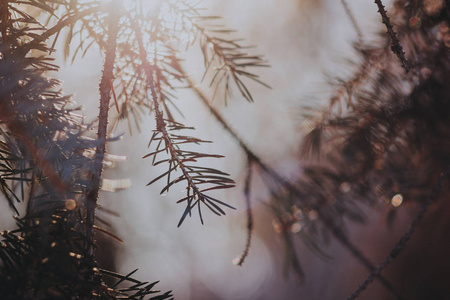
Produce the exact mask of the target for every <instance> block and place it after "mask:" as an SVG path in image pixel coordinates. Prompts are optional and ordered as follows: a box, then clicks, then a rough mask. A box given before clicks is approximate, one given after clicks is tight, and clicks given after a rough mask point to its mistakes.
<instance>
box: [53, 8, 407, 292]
mask: <svg viewBox="0 0 450 300" xmlns="http://www.w3.org/2000/svg"><path fill="white" fill-rule="evenodd" d="M347 2H348V5H349V7H350V8H351V10H352V11H353V14H354V16H355V18H356V20H357V22H358V23H359V26H360V27H361V29H362V32H363V34H364V39H365V40H366V41H372V40H373V41H375V42H376V36H377V33H378V32H379V31H380V30H382V29H383V27H382V23H381V22H380V18H379V15H378V14H377V7H376V5H375V4H374V3H373V1H360V0H352V1H350V0H348V1H347ZM384 2H385V4H386V5H389V1H384ZM200 5H201V6H204V7H205V8H206V9H207V11H206V12H205V14H211V15H218V16H222V17H224V19H223V23H224V24H225V25H226V28H230V29H236V30H237V32H236V33H232V35H233V37H236V38H243V39H245V42H243V44H248V45H255V46H256V47H255V48H254V49H251V50H250V52H251V53H254V54H263V55H264V56H265V58H266V60H267V61H268V62H269V64H270V65H271V67H270V68H265V69H259V70H256V71H258V74H259V75H260V76H261V79H262V81H264V82H265V83H267V84H268V85H270V86H271V89H267V88H265V87H262V86H260V85H252V84H250V85H249V87H250V89H251V91H252V94H253V97H254V99H255V102H254V103H248V102H246V101H245V100H244V99H241V98H242V97H240V95H239V94H238V93H235V94H234V96H235V97H233V98H231V99H229V101H228V102H227V105H225V103H224V101H223V99H222V98H221V96H216V97H215V99H214V102H213V104H214V106H215V107H216V108H217V109H218V110H219V111H220V112H221V113H222V114H223V116H224V118H225V119H226V120H227V122H228V123H229V124H230V125H231V126H232V127H233V129H234V130H235V131H236V132H237V133H238V134H239V135H240V136H241V137H242V139H243V140H244V141H245V142H246V143H247V145H248V146H249V147H250V148H251V149H252V150H253V151H254V152H255V153H256V154H257V155H259V157H260V158H262V159H263V160H264V161H265V162H266V163H267V164H269V165H270V166H272V167H273V168H274V169H275V170H277V171H278V172H279V173H280V174H282V175H284V176H285V177H286V178H293V177H295V176H296V175H298V174H299V173H300V172H301V165H300V164H299V163H298V160H297V158H298V156H299V144H300V141H301V136H302V132H301V125H302V122H303V119H302V107H304V106H305V105H309V106H317V107H320V106H321V105H322V103H324V102H325V101H326V100H327V99H328V97H329V96H330V94H331V92H332V91H333V88H332V86H331V85H330V84H329V81H330V79H333V78H336V77H339V78H343V79H345V78H347V77H348V76H349V75H350V74H351V72H352V70H354V68H355V64H356V63H358V60H357V57H356V56H355V51H354V50H353V43H354V42H355V41H356V38H357V34H356V31H355V29H354V28H353V26H352V24H351V22H350V19H349V18H348V16H347V15H346V13H345V10H344V8H343V6H342V3H341V2H340V1H336V0H283V1H276V0H246V1H238V0H228V1H220V0H205V1H203V2H202V3H201V4H200ZM388 7H389V6H388ZM56 56H57V59H58V60H59V61H60V62H61V63H63V62H62V61H63V59H62V53H59V54H58V53H57V54H56ZM184 59H185V61H184V65H185V67H186V68H187V70H188V71H189V73H190V75H191V76H192V78H193V79H194V80H196V81H197V82H199V83H200V80H201V78H202V75H203V71H204V68H203V60H202V58H201V56H200V55H199V53H197V52H196V51H195V50H193V51H189V53H187V54H186V57H184ZM101 69H102V59H101V56H100V53H99V52H98V51H89V52H88V54H87V55H86V57H85V58H84V59H82V60H77V61H76V62H75V63H74V64H73V65H70V64H68V63H63V67H62V68H61V72H60V73H59V75H58V76H59V77H60V78H61V79H62V80H63V81H64V82H65V83H64V90H65V92H66V93H67V94H74V95H75V97H74V100H75V101H76V102H77V103H80V104H82V105H83V106H84V107H85V110H86V114H87V119H88V120H93V119H94V118H95V116H96V114H97V105H98V104H97V103H98V83H99V78H100V71H101ZM199 86H200V87H201V89H202V90H203V91H204V92H205V93H206V94H207V95H209V96H210V95H212V91H210V90H209V89H208V82H205V83H203V84H200V85H199ZM177 97H178V99H177V101H176V104H177V106H178V107H179V108H180V110H181V111H183V113H184V116H185V117H184V118H183V117H181V116H179V115H178V116H176V117H177V118H178V120H179V121H180V122H182V123H184V124H185V125H187V126H194V127H196V132H195V133H193V135H195V136H196V137H199V138H202V139H204V140H211V141H213V142H214V143H212V144H205V145H202V146H201V147H202V148H201V151H204V152H207V153H217V154H221V155H225V156H226V157H225V158H223V159H220V160H212V161H204V162H203V164H204V165H207V166H211V167H216V168H218V169H220V170H223V171H225V172H228V173H230V174H231V176H232V178H234V179H235V180H236V182H237V187H236V188H235V189H232V190H228V191H226V192H221V193H218V194H216V195H217V196H218V197H219V199H222V200H224V201H225V202H227V203H229V204H231V205H233V206H234V207H236V208H237V210H236V211H231V210H227V216H225V217H217V216H215V215H213V214H208V213H205V225H203V226H202V225H201V224H200V221H199V220H198V218H197V216H196V215H194V216H193V217H192V218H187V219H186V220H185V222H184V223H183V225H182V226H181V227H180V228H177V227H176V225H177V223H178V220H179V218H180V217H181V215H182V213H183V211H184V206H183V205H177V204H176V203H175V202H176V200H177V199H179V196H180V195H182V194H180V193H183V192H184V193H185V191H183V190H181V191H179V190H176V189H173V190H171V192H170V193H169V194H167V195H160V194H159V192H160V190H161V188H162V187H163V182H156V183H155V184H153V185H152V186H150V187H148V186H146V184H147V183H148V182H149V181H150V180H152V179H153V178H155V177H156V176H158V175H160V174H161V170H162V169H159V168H155V167H152V166H151V161H150V160H149V159H148V160H145V159H144V160H143V159H142V157H143V156H144V155H146V154H147V153H148V148H147V144H148V141H149V139H150V136H151V134H152V129H153V128H154V122H153V117H152V116H148V118H146V119H145V120H144V122H143V124H142V126H141V127H142V132H137V131H136V130H135V128H133V133H132V135H130V134H129V129H128V127H127V124H121V125H120V126H119V128H118V130H117V133H125V135H124V137H123V139H122V140H121V141H119V142H115V143H111V144H110V146H109V153H110V154H114V155H120V156H126V157H127V159H126V160H125V161H118V162H117V163H116V165H115V167H114V168H113V169H111V170H107V172H106V173H105V178H106V179H111V180H117V179H130V180H131V188H129V189H126V190H122V191H120V192H116V193H111V192H107V191H104V192H102V194H101V200H100V205H102V206H104V207H107V208H108V209H111V210H113V211H116V212H118V214H119V215H120V216H118V217H117V216H111V215H108V214H102V213H101V212H100V213H99V214H100V216H102V217H104V218H105V219H107V220H108V221H109V222H110V223H111V224H113V231H114V232H115V233H117V235H118V236H120V237H121V238H122V239H123V240H124V243H123V244H119V243H114V244H113V245H112V248H113V249H114V252H115V253H116V257H115V264H116V267H117V270H118V271H119V272H122V273H125V274H126V273H128V272H130V271H132V270H134V269H136V268H139V271H138V272H137V273H136V274H135V275H136V277H137V278H139V279H141V280H149V281H153V280H160V281H161V282H160V283H159V284H158V286H157V287H158V288H159V289H161V290H163V291H164V290H173V292H174V295H175V298H176V299H230V300H231V299H236V300H238V299H242V300H244V299H249V300H250V299H343V298H346V297H347V296H348V295H349V294H350V293H351V292H352V291H353V290H354V289H355V288H356V287H357V286H358V284H360V283H361V282H362V280H363V279H364V278H365V277H366V276H367V272H366V271H365V270H364V269H363V268H362V267H361V266H360V265H359V264H358V263H357V262H356V261H355V260H354V259H353V258H352V257H351V255H350V254H349V253H347V252H346V250H344V249H343V248H342V247H341V246H340V245H339V244H337V243H335V242H334V241H330V243H329V244H328V245H320V246H321V247H322V248H323V251H324V252H325V253H326V254H327V255H328V256H329V258H319V257H318V256H317V255H316V254H314V253H312V252H311V251H310V250H309V249H307V248H306V247H304V246H303V245H302V244H301V242H299V243H298V247H297V250H298V253H299V256H300V262H301V264H302V266H303V269H304V271H305V273H306V278H305V279H304V281H302V282H300V280H299V278H297V277H296V275H295V274H294V273H292V274H290V276H288V277H285V276H283V274H282V269H283V245H282V243H281V239H280V237H279V236H278V235H277V233H276V232H275V231H274V228H273V226H272V219H273V217H272V216H271V213H270V211H269V208H268V207H267V205H265V204H266V203H267V199H268V198H269V196H270V195H269V192H268V191H267V189H266V188H265V186H264V184H263V183H262V181H261V178H259V177H258V176H257V175H255V176H254V177H253V182H252V191H251V200H252V206H253V214H254V218H255V222H254V226H255V232H254V234H253V239H252V243H251V248H250V253H249V255H248V257H247V259H246V261H245V262H244V264H243V266H241V267H239V266H236V265H234V264H233V260H234V259H235V258H236V257H239V256H240V255H241V254H242V252H243V250H244V247H245V243H246V238H247V230H246V226H247V225H246V222H247V218H246V205H245V199H244V194H243V181H244V178H245V168H246V165H245V164H246V161H245V154H244V153H243V151H242V150H241V149H240V148H239V145H238V143H237V142H236V141H235V140H233V139H232V138H231V136H230V135H229V134H228V133H227V132H226V131H225V130H224V129H223V127H222V125H220V124H218V123H217V122H216V121H215V120H214V119H213V118H212V117H211V116H210V115H209V112H208V110H207V108H206V107H205V106H204V105H203V104H202V103H201V102H200V101H199V100H198V98H197V96H196V95H195V94H194V93H193V92H191V91H187V90H185V91H182V92H178V93H177ZM409 219H411V216H410V215H409V214H408V213H407V212H402V213H400V216H399V218H398V221H395V223H394V224H395V226H394V229H393V230H390V231H389V235H386V233H387V232H388V229H387V227H386V225H385V222H384V217H383V215H382V212H380V213H379V214H377V213H375V214H370V218H369V219H368V220H367V223H366V224H365V225H364V226H358V227H354V228H353V227H352V226H351V224H350V228H349V230H350V233H351V238H352V239H353V240H357V241H358V245H360V246H361V248H362V250H364V251H365V253H366V254H367V256H369V257H371V258H372V259H373V262H374V263H376V262H378V261H380V260H381V259H382V258H383V257H384V256H385V255H386V253H388V251H389V250H390V247H391V246H392V245H393V243H394V242H395V241H396V240H397V239H398V237H399V236H400V234H401V233H402V232H403V231H404V230H405V229H406V228H407V226H408V223H407V221H408V220H409ZM401 220H404V221H405V220H406V221H405V222H403V221H401ZM402 224H403V225H402ZM375 229H377V230H376V231H375ZM371 233H373V235H371ZM370 289H371V291H370V292H367V293H366V294H365V295H364V296H365V297H364V298H363V299H390V298H389V295H388V294H387V293H386V292H385V291H384V289H383V288H381V287H380V286H379V285H378V283H374V284H373V285H371V286H370Z"/></svg>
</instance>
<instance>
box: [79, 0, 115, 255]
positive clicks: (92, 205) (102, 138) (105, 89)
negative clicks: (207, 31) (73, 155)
mask: <svg viewBox="0 0 450 300" xmlns="http://www.w3.org/2000/svg"><path fill="white" fill-rule="evenodd" d="M117 4H118V3H117V1H112V2H111V11H110V15H109V17H108V18H109V21H108V23H109V24H108V26H109V29H108V42H107V48H106V53H105V64H104V66H103V73H102V79H101V81H100V86H99V89H100V111H99V115H98V122H99V124H98V131H97V139H98V141H99V145H98V146H97V149H96V150H95V160H94V167H93V170H94V171H93V172H92V182H91V185H92V186H91V189H90V190H89V192H88V193H87V201H86V210H87V217H86V218H87V220H86V221H87V230H88V233H87V238H88V241H89V242H92V241H93V235H94V218H95V209H96V207H97V199H98V193H99V190H100V180H101V176H102V172H103V159H104V156H105V150H106V137H107V130H108V112H109V102H110V100H111V89H112V86H111V81H112V80H113V78H114V74H113V71H114V61H115V59H116V45H117V32H118V29H119V17H120V14H119V11H118V5H117ZM88 247H89V248H90V251H89V254H90V255H93V254H94V248H93V243H90V244H89V245H88Z"/></svg>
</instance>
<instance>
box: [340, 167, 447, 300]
mask: <svg viewBox="0 0 450 300" xmlns="http://www.w3.org/2000/svg"><path fill="white" fill-rule="evenodd" d="M449 173H450V168H447V169H446V170H445V171H444V172H443V173H442V175H441V176H440V177H439V180H438V182H437V183H436V184H435V185H434V186H433V189H432V190H431V193H430V194H429V195H428V197H427V198H426V200H425V201H424V202H423V203H422V206H421V207H420V210H419V212H418V213H417V215H416V217H415V218H414V220H413V221H412V222H411V225H410V226H409V228H408V230H407V231H406V232H405V234H404V235H403V236H402V237H401V238H400V240H399V241H398V242H397V244H395V246H394V247H393V248H392V250H391V252H390V253H389V255H388V256H387V257H386V258H385V259H384V260H383V261H382V262H381V263H380V264H379V265H378V266H377V268H376V269H374V270H373V271H372V272H371V273H370V274H369V276H368V277H367V278H366V279H365V280H364V282H363V283H362V284H361V285H360V286H359V287H358V288H357V289H356V290H355V291H354V292H353V293H352V294H351V295H350V297H348V299H347V300H353V299H356V298H357V297H358V296H359V295H360V294H361V293H362V292H363V291H364V290H365V289H366V288H367V286H368V285H369V284H370V283H371V282H372V281H373V279H374V278H375V277H377V276H380V273H381V271H383V270H384V269H385V268H386V267H387V266H388V265H389V263H390V262H391V261H392V260H393V259H394V258H396V257H397V256H398V255H399V254H400V253H401V251H402V250H403V249H404V248H405V245H406V243H408V241H409V240H410V239H411V236H412V235H413V233H414V231H415V230H416V228H417V226H418V225H419V224H420V221H421V220H422V219H423V217H424V215H425V213H426V212H427V209H428V207H429V206H430V204H431V203H432V202H433V200H434V199H435V198H436V197H437V196H438V194H439V192H440V191H441V188H442V183H443V182H444V180H445V179H446V178H447V177H448V175H449Z"/></svg>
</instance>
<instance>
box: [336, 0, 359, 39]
mask: <svg viewBox="0 0 450 300" xmlns="http://www.w3.org/2000/svg"><path fill="white" fill-rule="evenodd" d="M341 3H342V6H343V7H344V10H345V13H346V14H347V16H348V18H349V19H350V21H351V22H352V24H353V28H355V30H356V34H357V35H358V42H361V41H362V39H363V34H362V31H361V28H360V27H359V25H358V22H356V19H355V15H354V14H353V12H352V11H351V9H350V7H349V6H348V3H347V1H346V0H341Z"/></svg>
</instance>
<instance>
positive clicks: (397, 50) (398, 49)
mask: <svg viewBox="0 0 450 300" xmlns="http://www.w3.org/2000/svg"><path fill="white" fill-rule="evenodd" d="M375 3H376V4H377V6H378V12H379V13H380V15H381V18H382V21H383V23H384V25H386V29H387V32H388V34H389V36H390V37H391V42H392V44H391V50H392V52H394V54H395V55H397V57H398V58H399V59H400V62H401V63H402V66H403V68H404V69H405V71H406V73H408V72H409V70H410V69H411V66H410V63H409V61H408V59H407V58H406V55H405V52H403V48H402V46H401V45H400V41H399V40H398V38H397V34H396V33H395V31H394V28H393V26H392V24H391V21H390V20H389V17H388V15H387V12H386V10H385V9H384V5H383V3H382V2H381V0H375Z"/></svg>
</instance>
